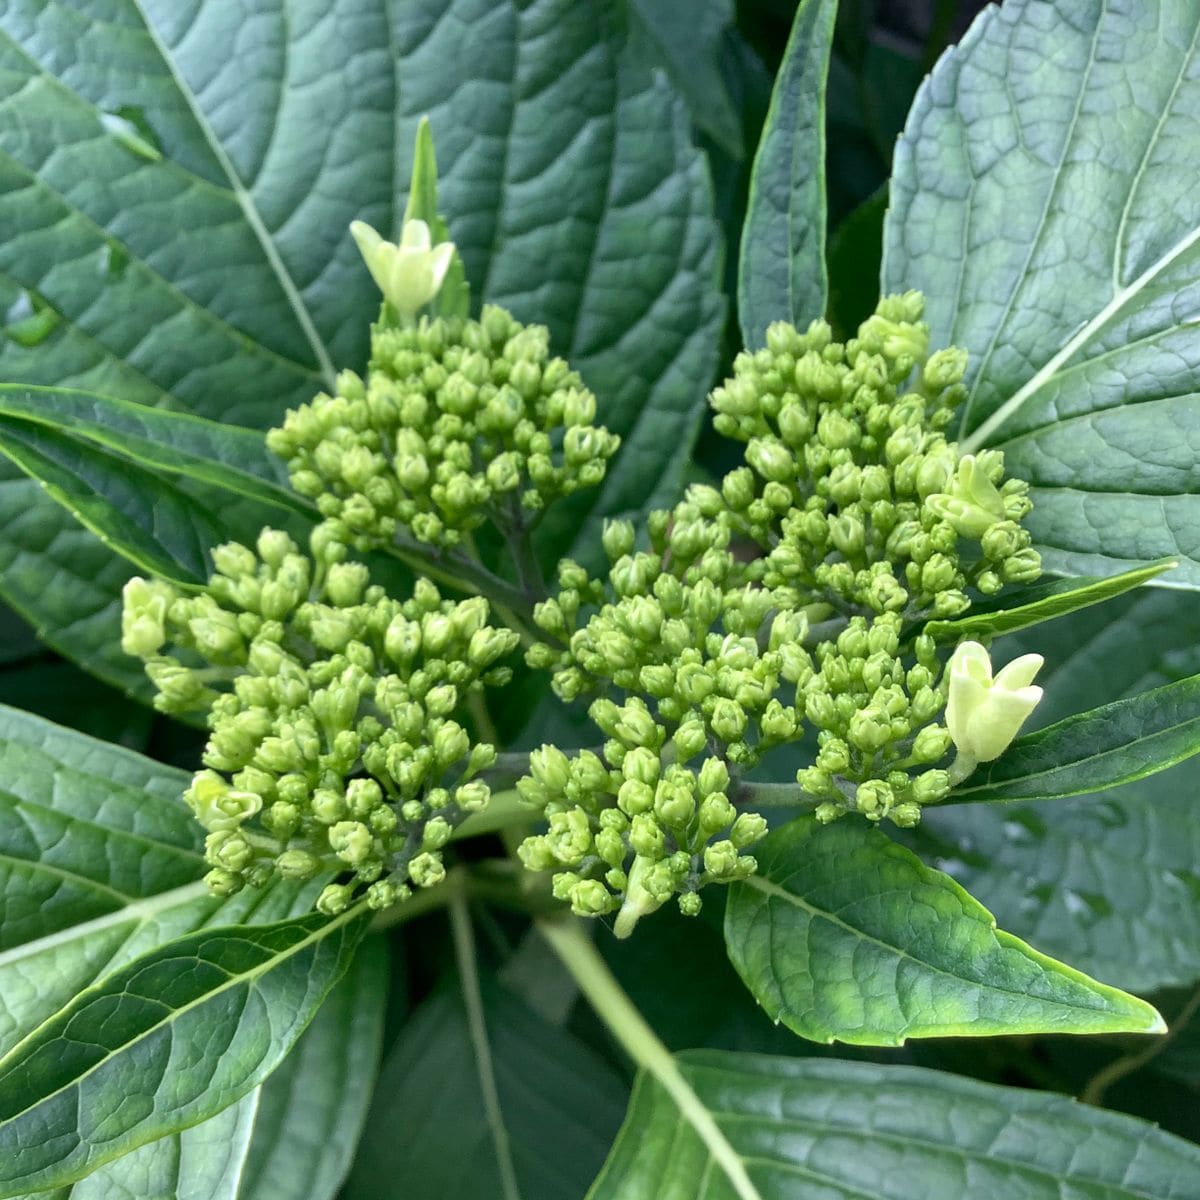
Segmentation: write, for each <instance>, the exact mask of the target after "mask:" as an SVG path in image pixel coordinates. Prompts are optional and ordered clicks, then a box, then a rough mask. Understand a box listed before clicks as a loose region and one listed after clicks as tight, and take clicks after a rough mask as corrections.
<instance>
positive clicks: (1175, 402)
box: [883, 0, 1200, 587]
mask: <svg viewBox="0 0 1200 1200" xmlns="http://www.w3.org/2000/svg"><path fill="white" fill-rule="evenodd" d="M1198 47H1200V9H1198V8H1197V6H1196V5H1195V4H1194V3H1193V2H1192V0H1146V2H1145V3H1141V4H1137V5H1129V4H1124V3H1115V2H1111V0H1084V2H1080V0H1058V2H1057V3H1045V2H1044V0H1014V2H1011V3H1008V4H1005V5H1004V6H1003V7H1002V8H989V9H988V10H987V11H986V12H985V13H984V14H983V15H982V16H980V17H979V19H978V20H977V21H976V23H975V24H974V25H973V26H972V28H971V31H970V32H969V33H968V34H967V36H966V37H965V38H964V39H963V41H962V44H961V45H960V46H959V47H958V48H957V49H955V50H952V51H950V52H949V53H948V54H946V55H945V56H944V57H943V58H942V60H941V61H940V63H939V64H938V66H937V68H936V69H935V71H934V72H933V74H932V76H931V77H930V78H929V79H928V80H927V81H926V83H925V85H924V86H923V87H922V89H921V91H920V93H919V95H918V97H917V99H916V101H915V102H914V105H913V109H912V113H911V115H910V118H909V122H908V126H907V128H906V130H905V133H904V136H903V138H902V139H901V141H900V143H899V144H898V146H897V151H896V161H895V172H894V177H893V180H892V193H891V194H892V201H891V209H890V211H889V214H888V221H887V230H886V247H885V256H884V267H883V283H884V288H885V290H898V289H902V288H910V287H915V288H920V289H921V290H922V291H924V292H925V293H926V295H927V297H928V301H929V306H928V317H929V320H930V323H931V325H932V329H933V340H934V342H935V343H936V344H938V345H946V344H950V343H953V344H956V345H960V346H965V347H966V348H967V349H968V350H969V351H970V354H971V361H970V365H969V367H968V386H969V396H968V399H967V402H966V404H965V406H964V411H963V423H962V432H963V434H964V435H965V444H966V446H967V447H968V448H972V447H978V446H983V445H989V446H996V447H999V448H1001V449H1003V450H1004V452H1005V456H1006V460H1007V463H1008V469H1009V470H1010V471H1011V472H1012V473H1013V474H1015V475H1017V476H1020V477H1022V478H1025V479H1028V480H1029V481H1030V482H1031V483H1032V484H1033V491H1032V497H1033V500H1034V503H1035V508H1034V511H1033V514H1032V516H1031V517H1030V518H1029V527H1030V529H1031V530H1032V531H1033V534H1034V537H1035V540H1036V542H1037V544H1038V547H1039V549H1040V550H1041V552H1042V554H1043V556H1044V557H1045V560H1046V563H1047V565H1048V566H1050V567H1051V568H1053V569H1054V570H1057V571H1061V572H1062V573H1064V574H1106V573H1110V572H1111V571H1113V570H1114V569H1117V568H1120V567H1124V566H1129V565H1131V564H1132V563H1136V562H1139V561H1145V560H1147V559H1153V558H1160V557H1164V556H1168V555H1178V556H1179V557H1180V558H1181V559H1182V560H1183V565H1182V566H1181V567H1180V569H1179V571H1178V572H1176V574H1175V575H1174V576H1172V578H1171V581H1170V582H1171V583H1172V584H1175V585H1184V586H1192V587H1196V586H1200V537H1198V536H1197V530H1200V498H1198V497H1200V471H1198V469H1197V466H1196V463H1197V461H1198V460H1200V422H1198V421H1197V417H1196V414H1197V412H1198V411H1200V406H1198V404H1197V399H1196V397H1197V394H1198V393H1200V353H1198V352H1197V345H1198V344H1200V343H1198V342H1197V338H1196V325H1197V320H1196V316H1195V312H1196V298H1197V286H1198V284H1200V195H1198V193H1197V191H1196V189H1195V188H1193V187H1192V186H1191V183H1190V180H1189V164H1190V163H1191V162H1192V161H1193V158H1194V149H1195V144H1196V128H1197V121H1198V120H1200V73H1198V72H1197V61H1198V60H1197V51H1198Z"/></svg>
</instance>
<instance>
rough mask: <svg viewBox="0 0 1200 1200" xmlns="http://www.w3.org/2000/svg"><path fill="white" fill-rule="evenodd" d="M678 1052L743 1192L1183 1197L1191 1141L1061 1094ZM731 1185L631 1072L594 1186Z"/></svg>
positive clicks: (858, 1066) (767, 1198)
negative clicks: (733, 1160) (742, 1175)
mask: <svg viewBox="0 0 1200 1200" xmlns="http://www.w3.org/2000/svg"><path fill="white" fill-rule="evenodd" d="M679 1061H680V1067H681V1069H682V1070H683V1073H684V1075H685V1076H686V1077H687V1079H688V1082H689V1083H690V1084H691V1085H692V1087H693V1088H694V1089H695V1091H696V1092H697V1094H698V1095H699V1096H700V1098H701V1100H703V1101H704V1103H705V1105H706V1106H707V1107H708V1108H709V1109H710V1110H711V1111H712V1113H713V1115H714V1117H715V1118H716V1121H717V1124H718V1125H719V1126H720V1127H721V1129H722V1131H723V1132H724V1133H725V1135H726V1137H727V1138H728V1139H729V1141H730V1142H731V1143H732V1145H733V1147H734V1149H735V1150H736V1151H737V1153H738V1156H739V1157H740V1158H741V1160H742V1161H743V1163H744V1164H745V1167H746V1171H747V1173H748V1174H749V1176H750V1179H751V1180H752V1182H753V1185H754V1187H755V1189H756V1197H755V1196H749V1197H743V1200H793V1198H796V1200H798V1198H800V1197H804V1198H805V1200H808V1197H812V1198H813V1200H818V1198H819V1200H866V1198H867V1197H870V1198H871V1200H963V1197H966V1196H979V1197H997V1198H998V1197H1004V1198H1005V1200H1017V1198H1018V1197H1019V1198H1020V1200H1065V1198H1066V1197H1070V1200H1191V1197H1193V1196H1195V1194H1196V1180H1197V1178H1200V1148H1197V1147H1196V1146H1193V1145H1192V1144H1190V1143H1189V1142H1185V1141H1183V1140H1182V1139H1181V1138H1176V1137H1172V1136H1171V1135H1170V1134H1167V1133H1163V1132H1162V1131H1161V1130H1159V1129H1156V1128H1155V1127H1154V1126H1153V1125H1150V1124H1148V1123H1146V1122H1144V1121H1137V1120H1134V1119H1132V1118H1130V1117H1124V1116H1119V1115H1117V1114H1116V1113H1110V1112H1103V1111H1102V1110H1100V1109H1096V1108H1089V1107H1086V1106H1084V1105H1082V1104H1076V1103H1075V1102H1074V1101H1072V1100H1068V1099H1066V1098H1065V1097H1062V1096H1055V1095H1050V1094H1045V1093H1037V1092H1031V1091H1024V1090H1017V1089H1016V1088H1006V1087H995V1086H993V1085H991V1084H984V1083H976V1082H974V1081H973V1080H968V1079H962V1078H959V1077H958V1076H954V1075H947V1074H944V1073H942V1072H940V1071H927V1070H922V1069H920V1068H915V1067H892V1066H886V1067H877V1066H872V1065H869V1064H866V1063H851V1062H838V1061H836V1060H822V1061H817V1060H812V1059H808V1060H803V1059H794V1058H776V1057H767V1056H764V1055H751V1054H728V1053H720V1052H717V1051H693V1052H690V1053H687V1054H684V1055H681V1056H680V1060H679ZM733 1195H734V1193H733V1191H732V1190H731V1188H730V1186H729V1184H728V1182H727V1181H726V1179H725V1178H724V1177H723V1175H722V1174H721V1171H720V1169H719V1168H718V1167H717V1166H716V1165H715V1164H714V1163H713V1162H712V1160H711V1159H710V1158H709V1156H708V1154H707V1151H706V1149H705V1147H704V1146H703V1145H702V1144H701V1142H700V1140H699V1138H697V1137H696V1135H695V1134H694V1133H693V1132H692V1130H691V1129H690V1128H689V1127H688V1126H686V1125H684V1124H683V1123H682V1122H681V1121H680V1118H679V1112H678V1109H676V1108H675V1106H674V1104H673V1103H672V1101H671V1100H670V1098H669V1097H668V1096H667V1095H666V1093H665V1092H664V1091H662V1089H661V1088H659V1087H658V1086H657V1085H656V1084H655V1083H654V1082H652V1081H651V1080H650V1079H648V1078H645V1077H643V1078H641V1079H639V1082H638V1084H637V1087H636V1089H635V1091H634V1095H633V1099H632V1100H631V1101H630V1105H629V1112H628V1115H627V1116H626V1118H625V1124H624V1126H623V1127H622V1130H621V1134H620V1136H619V1137H618V1139H617V1142H616V1144H615V1145H614V1147H613V1151H612V1154H611V1155H610V1157H609V1160H608V1162H607V1163H606V1164H605V1167H604V1170H603V1171H602V1172H601V1174H600V1177H599V1179H597V1180H596V1183H595V1185H594V1186H593V1188H592V1190H591V1192H589V1193H588V1200H727V1198H728V1197H732V1196H733Z"/></svg>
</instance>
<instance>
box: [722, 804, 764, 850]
mask: <svg viewBox="0 0 1200 1200" xmlns="http://www.w3.org/2000/svg"><path fill="white" fill-rule="evenodd" d="M766 833H767V819H766V818H765V817H762V816H760V815H759V814H758V813H752V812H744V813H739V814H738V818H737V820H736V821H734V823H733V828H732V829H730V831H729V840H730V841H731V842H732V843H733V844H734V846H736V847H737V849H739V850H745V849H746V848H747V847H749V846H753V845H754V843H755V842H757V841H760V840H761V839H762V838H764V837H765V836H766Z"/></svg>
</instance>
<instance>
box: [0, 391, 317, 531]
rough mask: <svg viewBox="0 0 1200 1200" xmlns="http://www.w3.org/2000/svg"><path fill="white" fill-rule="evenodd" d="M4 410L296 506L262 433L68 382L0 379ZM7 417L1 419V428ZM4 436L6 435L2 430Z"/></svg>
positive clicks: (190, 475) (148, 463)
mask: <svg viewBox="0 0 1200 1200" xmlns="http://www.w3.org/2000/svg"><path fill="white" fill-rule="evenodd" d="M0 415H3V416H5V417H10V418H15V419H17V420H19V421H26V422H29V423H32V424H35V425H43V426H48V427H50V428H51V429H58V430H60V431H62V432H63V433H65V434H68V435H70V436H71V437H73V438H76V439H78V440H80V441H83V442H87V443H89V444H90V445H94V446H97V447H101V448H103V449H105V450H107V451H110V452H111V453H112V454H114V455H116V456H118V457H120V458H123V459H128V460H132V461H133V462H134V463H136V464H138V465H140V466H143V467H149V468H151V469H152V470H155V471H162V472H164V473H166V474H168V475H180V476H183V477H184V478H187V479H192V480H195V481H196V482H197V483H206V484H211V485H212V486H214V487H217V488H224V489H225V490H227V491H229V492H232V493H233V494H235V495H239V496H245V497H247V498H249V499H253V500H260V501H262V502H263V503H264V504H274V505H281V506H283V507H287V508H294V509H297V510H299V511H304V512H307V511H310V509H311V506H310V505H309V504H307V502H306V501H304V500H302V499H301V498H300V497H299V496H298V495H297V494H296V493H295V492H293V491H292V490H291V487H290V486H289V484H288V476H287V468H286V467H285V466H284V464H283V462H282V461H281V460H280V459H278V458H276V457H275V455H273V454H271V453H270V451H268V450H267V446H266V440H265V439H264V437H263V435H262V434H261V433H258V432H257V431H255V430H252V429H243V428H240V427H238V426H236V425H225V424H222V423H220V422H218V421H209V420H206V419H205V418H203V417H196V416H192V415H190V414H188V413H179V412H170V411H167V410H165V409H159V408H147V407H146V405H144V404H133V403H131V402H129V401H127V400H116V399H114V398H113V397H111V396H103V395H98V394H97V393H95V392H82V391H78V390H75V389H71V388H46V387H38V388H30V387H24V386H18V385H5V384H0ZM9 427H10V423H5V424H4V425H3V426H0V430H3V429H7V428H9ZM0 436H2V434H0Z"/></svg>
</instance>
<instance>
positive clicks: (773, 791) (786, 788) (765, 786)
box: [736, 779, 821, 808]
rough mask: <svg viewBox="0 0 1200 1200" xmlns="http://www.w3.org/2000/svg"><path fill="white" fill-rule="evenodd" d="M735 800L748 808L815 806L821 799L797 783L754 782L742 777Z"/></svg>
mask: <svg viewBox="0 0 1200 1200" xmlns="http://www.w3.org/2000/svg"><path fill="white" fill-rule="evenodd" d="M736 800H737V803H738V804H745V805H747V806H748V807H750V808H816V807H817V805H818V804H820V803H821V801H820V800H819V799H818V798H817V797H816V796H810V795H809V794H808V793H807V792H806V791H804V790H803V789H802V788H801V787H800V785H799V784H798V783H756V782H754V781H753V780H749V779H743V780H742V782H741V783H740V784H738V789H737V796H736Z"/></svg>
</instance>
